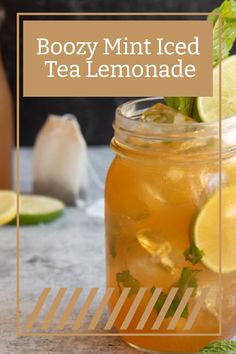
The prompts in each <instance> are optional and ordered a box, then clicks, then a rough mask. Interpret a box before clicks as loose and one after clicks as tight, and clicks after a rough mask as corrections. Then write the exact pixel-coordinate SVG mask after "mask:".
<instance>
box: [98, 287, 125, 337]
mask: <svg viewBox="0 0 236 354" xmlns="http://www.w3.org/2000/svg"><path fill="white" fill-rule="evenodd" d="M129 292H130V288H124V289H123V290H122V292H121V295H120V297H119V299H118V301H117V303H116V305H115V307H114V309H113V311H112V313H111V314H110V316H109V318H108V321H107V323H106V325H105V327H104V329H105V330H107V329H111V328H112V326H113V325H114V323H115V320H116V319H117V317H118V315H119V313H120V310H121V308H122V306H123V305H124V303H125V300H126V299H127V297H128V295H129Z"/></svg>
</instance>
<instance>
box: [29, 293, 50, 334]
mask: <svg viewBox="0 0 236 354" xmlns="http://www.w3.org/2000/svg"><path fill="white" fill-rule="evenodd" d="M50 290H51V288H45V289H43V292H42V293H41V295H40V297H39V299H38V302H37V303H36V305H35V308H34V309H33V312H32V313H31V315H30V317H29V318H28V321H27V322H26V325H25V328H26V329H31V328H32V327H33V325H34V323H35V322H36V320H37V318H38V315H39V312H40V310H41V308H42V307H43V304H44V303H45V301H46V299H47V297H48V294H49V292H50Z"/></svg>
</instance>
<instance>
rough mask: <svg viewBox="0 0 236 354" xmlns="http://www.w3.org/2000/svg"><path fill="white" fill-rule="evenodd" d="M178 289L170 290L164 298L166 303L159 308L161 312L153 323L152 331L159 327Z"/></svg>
mask: <svg viewBox="0 0 236 354" xmlns="http://www.w3.org/2000/svg"><path fill="white" fill-rule="evenodd" d="M177 291H178V288H171V289H170V292H169V294H168V296H167V298H166V301H165V302H164V305H163V306H162V308H161V311H160V312H159V314H158V316H157V319H156V321H155V322H154V325H153V326H152V329H159V328H160V325H161V324H162V322H163V320H164V318H165V316H166V314H167V311H168V310H169V308H170V305H171V303H172V301H173V300H174V297H175V295H176V294H177Z"/></svg>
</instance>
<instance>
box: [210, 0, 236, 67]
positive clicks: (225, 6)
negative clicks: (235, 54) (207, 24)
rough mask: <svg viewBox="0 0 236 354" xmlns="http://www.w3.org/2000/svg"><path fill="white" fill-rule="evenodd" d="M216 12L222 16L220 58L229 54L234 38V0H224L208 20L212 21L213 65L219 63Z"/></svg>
mask: <svg viewBox="0 0 236 354" xmlns="http://www.w3.org/2000/svg"><path fill="white" fill-rule="evenodd" d="M216 13H220V14H221V17H222V27H221V59H225V58H227V57H228V56H229V54H230V50H231V49H232V47H233V44H234V42H235V39H236V1H235V0H225V1H224V2H223V3H222V4H221V6H220V7H218V8H216V9H215V10H213V12H212V13H211V14H210V15H209V16H208V20H212V21H213V25H214V28H213V66H215V65H217V64H218V63H219V39H220V33H219V26H220V25H219V19H218V16H217V15H215V14H216Z"/></svg>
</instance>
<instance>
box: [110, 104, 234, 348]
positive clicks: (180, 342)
mask: <svg viewBox="0 0 236 354" xmlns="http://www.w3.org/2000/svg"><path fill="white" fill-rule="evenodd" d="M158 102H163V101H162V100H161V99H158V98H146V99H140V100H136V101H130V102H127V103H125V104H123V105H121V106H119V107H118V108H117V110H116V118H115V123H114V130H115V136H114V138H113V139H112V142H111V148H112V150H113V151H114V152H115V154H116V156H115V158H114V160H113V162H112V164H111V166H110V169H109V172H108V175H107V180H106V191H105V223H106V267H107V287H108V288H113V289H114V290H113V294H112V296H111V298H110V301H109V311H110V314H112V316H113V319H115V320H114V326H115V328H116V330H117V331H118V332H120V335H121V336H122V337H123V339H124V340H125V341H126V342H128V343H129V344H130V345H131V346H133V347H135V348H139V349H141V350H146V351H150V352H160V353H167V352H168V353H182V352H184V353H193V352H197V351H198V350H199V349H200V348H202V347H204V346H205V345H206V344H207V343H209V342H211V341H214V340H216V339H220V338H230V337H232V336H233V335H234V334H235V332H236V272H235V270H236V268H235V260H234V261H232V259H231V258H232V255H234V254H236V253H235V252H236V235H235V236H232V235H234V234H235V232H234V231H233V230H235V229H236V198H234V196H236V188H234V187H235V186H236V117H230V118H228V119H225V120H223V121H222V126H221V128H220V125H219V123H218V122H215V123H198V122H193V123H190V122H183V123H181V124H171V123H156V122H153V121H145V120H143V119H142V115H143V112H144V111H145V110H147V109H148V108H149V107H151V106H152V105H154V104H156V103H158ZM220 185H221V187H222V188H219V187H220ZM224 191H226V193H224ZM229 196H231V197H229ZM224 197H225V200H224ZM220 203H222V205H223V206H224V210H226V214H227V215H226V216H225V217H226V219H227V220H226V222H225V220H222V213H221V211H222V210H221V208H220V205H221V204H220ZM227 208H228V209H227ZM214 230H216V231H214ZM212 235H213V236H212ZM229 235H231V236H230V237H231V238H230V237H228V236H229ZM199 244H200V245H204V247H203V248H200V247H199ZM220 246H221V247H220ZM222 250H223V251H222ZM227 252H228V253H227ZM229 253H230V254H229ZM218 254H219V257H218ZM217 257H218V258H217ZM230 257H231V258H230ZM235 259H236V258H235ZM221 274H222V275H221ZM115 314H116V316H115ZM114 316H115V317H114Z"/></svg>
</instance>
